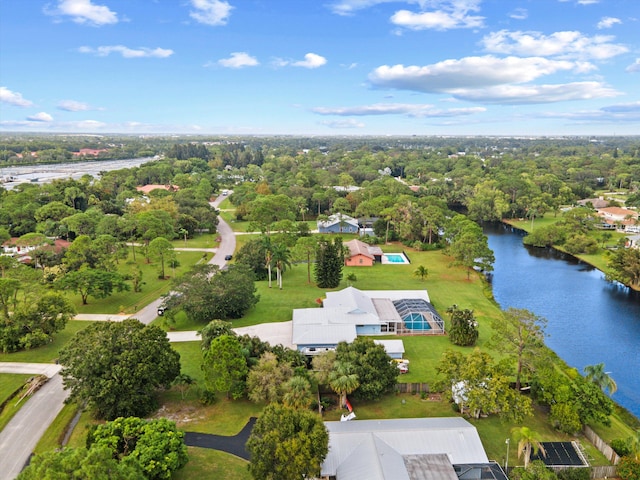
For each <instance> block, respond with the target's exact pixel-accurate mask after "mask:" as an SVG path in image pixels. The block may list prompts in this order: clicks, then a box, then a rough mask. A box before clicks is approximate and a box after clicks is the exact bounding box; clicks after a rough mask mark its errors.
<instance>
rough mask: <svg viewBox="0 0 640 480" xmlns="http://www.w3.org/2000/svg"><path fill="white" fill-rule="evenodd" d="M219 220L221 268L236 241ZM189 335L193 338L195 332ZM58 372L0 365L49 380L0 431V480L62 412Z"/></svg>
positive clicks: (143, 312)
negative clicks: (0, 460) (42, 376)
mask: <svg viewBox="0 0 640 480" xmlns="http://www.w3.org/2000/svg"><path fill="white" fill-rule="evenodd" d="M226 198H227V197H226V196H222V195H221V196H219V197H218V198H216V200H215V201H213V202H211V206H212V207H214V208H216V209H217V208H218V207H219V205H220V203H222V201H223V200H225V199H226ZM218 220H219V222H218V235H219V237H220V246H219V247H218V249H217V251H216V253H215V254H214V256H213V258H212V259H211V260H210V261H209V263H211V264H214V265H218V266H219V267H220V268H224V266H225V265H226V263H227V262H226V261H225V256H226V255H232V254H233V253H234V251H235V248H236V239H235V235H234V233H233V230H232V229H231V227H230V226H229V225H228V224H227V223H226V222H225V221H224V220H223V219H222V218H221V217H218ZM161 303H162V298H159V299H156V300H154V301H153V302H151V303H150V304H149V305H147V306H145V307H144V308H141V309H140V310H138V312H136V313H135V315H132V316H133V317H135V318H137V319H138V320H140V321H141V322H142V323H144V324H145V325H148V324H150V323H151V322H152V321H153V320H155V318H156V317H157V316H158V306H160V304H161ZM125 318H128V317H127V316H126V315H83V316H81V317H79V319H82V320H113V321H122V320H123V319H125ZM189 333H191V334H192V337H191V338H193V334H194V333H195V332H189ZM183 341H184V340H183ZM59 369H60V367H59V366H58V365H53V364H23V363H10V362H3V363H0V373H33V374H46V375H47V376H49V377H50V379H49V381H48V382H47V383H46V384H45V385H43V386H42V387H41V388H40V390H38V391H37V392H36V393H34V394H33V395H32V396H31V398H29V399H28V400H27V401H26V403H25V404H24V405H23V407H22V408H21V409H20V411H19V412H18V413H16V415H15V416H14V417H13V418H12V419H11V421H9V423H8V424H7V425H6V426H5V427H4V429H2V431H0V459H2V462H1V463H2V468H0V480H13V479H15V478H16V477H17V476H18V474H19V473H20V471H21V470H22V468H23V467H24V466H25V464H26V463H27V461H28V460H29V457H30V456H31V453H32V452H33V449H34V448H35V446H36V445H37V443H38V441H39V440H40V437H42V435H43V434H44V432H45V431H46V430H47V428H49V425H51V423H52V422H53V421H54V420H55V418H56V417H57V416H58V414H59V413H60V411H61V410H62V407H63V406H64V400H65V399H66V398H67V395H68V393H67V391H66V390H64V388H63V385H62V377H60V375H58V373H57V372H58V371H59Z"/></svg>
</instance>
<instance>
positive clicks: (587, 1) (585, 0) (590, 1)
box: [578, 0, 600, 5]
mask: <svg viewBox="0 0 640 480" xmlns="http://www.w3.org/2000/svg"><path fill="white" fill-rule="evenodd" d="M596 3H600V0H578V5H594V4H596Z"/></svg>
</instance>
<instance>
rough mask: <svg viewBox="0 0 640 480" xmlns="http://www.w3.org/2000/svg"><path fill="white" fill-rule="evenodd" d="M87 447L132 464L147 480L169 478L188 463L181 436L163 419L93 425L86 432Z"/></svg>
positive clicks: (124, 420) (118, 419)
mask: <svg viewBox="0 0 640 480" xmlns="http://www.w3.org/2000/svg"><path fill="white" fill-rule="evenodd" d="M87 447H88V448H89V450H90V451H91V450H93V449H94V448H97V449H102V448H107V449H109V451H110V452H111V455H112V457H113V458H116V459H119V460H121V461H122V460H123V459H125V458H126V459H128V460H133V461H135V462H136V463H138V465H140V467H141V469H142V472H143V474H144V476H145V478H148V479H149V480H160V479H168V478H171V475H172V473H173V472H175V471H176V470H179V469H180V468H182V467H184V466H185V465H186V463H187V461H188V456H187V446H186V445H185V444H184V433H183V432H181V431H179V430H178V429H177V428H176V425H175V423H173V422H171V421H169V420H167V419H166V418H160V419H155V420H143V419H141V418H137V417H126V418H123V417H120V418H117V419H115V420H113V421H111V422H107V423H105V424H102V425H97V426H95V427H94V428H93V429H92V430H91V431H90V432H89V435H88V437H87ZM127 463H132V462H130V461H129V462H127Z"/></svg>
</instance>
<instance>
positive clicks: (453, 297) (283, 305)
mask: <svg viewBox="0 0 640 480" xmlns="http://www.w3.org/2000/svg"><path fill="white" fill-rule="evenodd" d="M247 237H250V236H246V235H242V236H239V237H238V239H241V240H244V239H245V238H247ZM384 249H385V250H386V251H402V250H403V247H402V246H401V245H386V246H384ZM404 250H406V251H407V253H408V254H409V256H410V257H411V261H412V264H411V265H380V264H377V265H375V266H374V267H371V268H364V267H362V268H357V267H351V268H345V269H344V273H345V276H346V275H347V274H348V273H355V274H356V276H357V280H356V281H355V283H354V286H355V287H357V288H359V289H363V290H367V289H372V290H374V289H376V290H377V289H387V288H389V287H390V286H392V288H394V289H427V291H428V293H429V296H430V298H431V301H432V303H433V304H434V305H435V307H436V308H437V309H438V311H439V312H440V313H441V314H442V315H443V317H444V318H445V319H447V320H448V316H447V315H446V313H445V311H446V309H447V307H449V306H450V305H452V304H457V305H458V306H459V307H460V308H469V309H472V310H474V312H475V315H476V317H477V318H478V320H479V325H480V338H479V342H478V345H479V346H481V347H482V346H485V344H486V342H487V340H488V339H489V338H490V336H491V334H492V331H491V327H490V323H491V320H492V319H494V318H499V316H500V314H501V313H500V309H499V307H498V306H497V305H496V304H495V302H493V301H492V300H491V294H490V290H488V288H487V286H486V284H485V283H484V282H483V281H482V279H481V278H480V277H479V276H478V275H477V274H475V273H472V274H471V276H470V278H467V272H466V270H465V269H463V268H461V267H452V266H450V263H451V260H450V258H448V257H446V256H445V255H443V254H442V253H441V252H439V251H433V252H414V251H411V250H410V249H407V248H406V247H405V248H404ZM418 265H424V266H425V267H427V268H428V269H429V275H428V277H427V278H426V279H425V280H424V281H422V280H420V279H419V278H418V277H416V276H415V275H414V274H413V272H414V271H415V269H416V268H417V266H418ZM256 286H257V289H258V292H259V294H260V296H261V299H260V302H259V303H258V305H256V307H254V309H252V310H251V311H250V312H248V314H247V315H246V316H245V317H244V318H242V319H239V320H234V321H233V324H234V326H245V325H252V324H256V323H263V322H280V321H288V320H291V311H292V309H293V308H304V307H309V308H314V307H317V303H316V299H318V298H322V297H324V295H325V290H322V289H319V288H317V287H316V286H315V285H314V284H313V283H311V284H308V283H307V268H306V265H304V264H300V265H297V266H295V267H293V268H292V269H290V270H288V271H287V272H285V274H284V289H283V290H279V289H278V288H277V287H275V282H274V287H272V288H271V289H269V288H268V285H267V282H266V281H263V282H257V284H256ZM346 286H347V283H346V282H344V281H343V283H342V284H341V285H340V287H339V288H338V289H342V288H344V287H346ZM79 323H81V322H70V325H69V327H68V328H67V329H66V330H65V332H63V334H66V333H67V330H69V329H70V328H71V329H73V328H77V324H79ZM201 327H202V325H196V324H193V323H190V322H189V321H188V320H187V319H186V317H184V316H183V317H181V316H180V315H179V316H178V321H177V323H176V325H175V326H174V328H176V329H180V330H197V329H198V328H201ZM59 337H60V335H59ZM66 338H67V340H68V338H69V337H66ZM388 338H398V337H388ZM402 339H403V341H404V344H405V350H406V353H405V356H406V358H408V359H409V360H410V361H411V363H410V373H408V374H406V375H403V376H401V377H399V381H401V382H424V383H432V382H433V381H434V380H435V379H436V371H435V365H436V364H437V362H438V360H439V358H440V356H441V355H442V352H443V351H444V350H445V349H447V348H456V349H460V348H459V347H453V346H452V345H451V344H450V342H449V340H448V337H446V336H411V337H403V338H402ZM61 340H62V338H60V339H56V341H61ZM65 341H66V340H65ZM173 347H174V348H175V349H176V350H177V351H178V352H179V353H180V356H181V363H182V371H183V372H184V373H187V374H189V375H190V376H192V377H193V378H194V379H195V380H196V381H197V382H198V383H200V385H201V384H202V381H203V375H202V371H201V369H200V362H201V353H200V345H199V342H186V343H175V344H173ZM46 348H49V347H46ZM54 351H55V352H57V348H56V349H55V350H51V352H54ZM13 355H20V354H13ZM29 355H31V356H32V355H33V353H32V354H29ZM25 358H28V357H25ZM47 358H55V356H54V354H53V353H49V354H48V355H47ZM2 359H3V357H2V356H0V360H2ZM10 361H11V360H10ZM13 361H17V360H13ZM197 396H198V395H197V387H196V386H194V387H192V388H191V390H190V391H189V392H188V393H187V395H186V399H185V400H182V399H181V396H180V394H179V392H177V391H169V392H164V393H163V394H162V395H161V396H160V399H161V402H162V404H163V408H162V409H161V410H160V412H159V415H162V416H167V417H168V418H170V419H173V420H175V421H176V422H177V424H178V426H179V428H181V429H183V430H186V431H196V432H206V433H215V434H222V435H234V434H236V433H237V432H238V431H240V430H241V429H242V427H243V426H244V425H245V424H246V422H247V421H248V419H249V418H250V417H251V416H255V415H258V414H259V412H260V411H261V409H262V405H256V404H253V403H251V402H249V401H247V400H240V401H229V400H226V399H224V398H221V399H218V401H217V402H216V403H214V404H213V405H210V406H202V405H201V404H200V403H199V401H198V399H197ZM403 400H404V401H403ZM354 408H355V409H356V413H357V415H358V418H361V419H365V418H395V417H414V416H419V417H420V416H452V415H456V413H455V412H454V411H453V409H452V408H451V406H450V405H449V403H448V402H447V401H446V400H438V399H436V400H428V399H422V398H421V396H420V395H411V394H404V395H395V394H392V395H388V396H387V397H385V398H384V399H382V400H381V401H379V402H374V403H368V404H367V403H363V404H358V403H356V404H355V405H354ZM340 413H341V412H339V411H328V412H326V417H325V418H326V419H328V420H336V419H338V418H339V415H340ZM92 422H93V421H92V420H91V419H90V418H89V416H88V415H86V414H83V416H82V417H81V421H80V424H79V425H78V427H77V428H76V430H75V431H74V434H73V436H72V439H71V443H70V444H71V445H82V442H83V439H84V438H85V436H86V426H87V425H89V424H91V423H92ZM473 423H474V424H475V425H476V426H477V428H478V430H479V432H480V436H481V438H482V441H483V443H484V445H485V448H486V450H487V454H488V456H489V458H492V459H495V460H497V461H499V462H500V463H504V455H505V443H504V441H505V439H506V438H507V437H509V436H510V431H511V428H512V427H513V425H510V424H508V423H505V422H503V421H501V420H500V419H499V418H497V417H495V416H491V417H489V418H485V419H480V420H477V421H476V420H474V421H473ZM525 425H527V426H529V427H531V428H533V429H534V430H536V431H538V432H539V433H540V434H541V435H542V437H543V439H544V440H564V439H566V438H567V437H566V436H564V435H562V434H559V433H558V432H556V431H555V430H553V429H552V428H551V427H550V426H549V425H548V424H547V422H546V414H545V413H544V412H543V411H538V412H537V413H536V415H535V416H534V417H532V418H529V419H527V420H526V422H525ZM56 429H57V432H58V433H57V436H56V432H53V433H51V435H50V437H49V438H59V435H60V434H59V432H60V431H62V430H63V427H61V426H58V427H56ZM627 431H629V429H628V427H626V426H624V425H622V424H621V423H620V424H617V423H615V422H614V425H613V427H612V428H611V431H610V432H608V436H609V437H610V438H619V437H621V436H623V435H624V434H626V432H627ZM583 444H584V445H585V446H586V447H587V445H586V443H585V442H583ZM512 447H513V446H512ZM515 450H516V449H515V448H512V451H511V452H510V458H509V464H510V465H516V464H517V463H518V461H517V458H516V452H515ZM190 451H193V452H194V455H193V456H192V460H191V462H190V463H189V465H188V466H187V467H186V469H185V470H184V471H183V472H181V473H179V474H178V476H177V477H176V478H190V477H191V476H194V475H197V474H198V472H204V471H207V472H208V471H214V470H215V471H220V472H223V473H221V475H223V477H224V475H231V476H232V477H233V478H244V477H242V476H238V475H241V474H240V473H239V472H240V470H242V472H243V473H245V471H244V468H245V465H246V463H245V462H243V461H242V460H240V459H236V458H235V457H231V456H228V455H226V454H216V453H212V452H208V451H200V450H199V449H195V450H194V449H190ZM589 455H590V456H591V457H593V458H595V459H596V462H602V463H603V464H604V463H606V461H605V460H604V459H602V458H601V457H599V456H598V455H599V454H598V453H597V452H595V451H594V452H593V453H592V452H591V451H589ZM598 464H599V463H598ZM236 468H237V469H238V470H234V469H236ZM209 469H212V470H209ZM216 469H230V470H216ZM226 472H233V473H229V474H227V473H226Z"/></svg>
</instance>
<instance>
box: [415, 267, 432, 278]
mask: <svg viewBox="0 0 640 480" xmlns="http://www.w3.org/2000/svg"><path fill="white" fill-rule="evenodd" d="M413 274H414V275H415V276H416V277H420V280H422V281H423V282H424V279H425V278H426V277H428V276H429V269H428V268H427V267H425V266H424V265H419V266H418V268H416V271H415V272H413Z"/></svg>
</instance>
